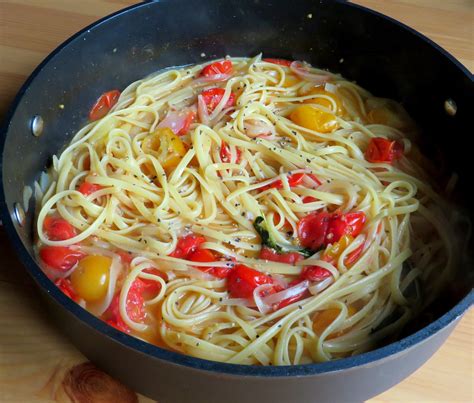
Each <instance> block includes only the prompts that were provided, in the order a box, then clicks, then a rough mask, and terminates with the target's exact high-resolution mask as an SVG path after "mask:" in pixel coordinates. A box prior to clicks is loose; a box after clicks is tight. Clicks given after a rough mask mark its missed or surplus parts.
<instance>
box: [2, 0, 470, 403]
mask: <svg viewBox="0 0 474 403" xmlns="http://www.w3.org/2000/svg"><path fill="white" fill-rule="evenodd" d="M133 3H134V2H133V1H130V0H80V1H77V0H3V1H2V2H0V119H1V117H3V115H4V113H5V111H6V108H7V107H8V104H9V103H10V102H11V101H12V99H13V97H14V95H15V93H16V91H17V90H18V89H19V87H20V85H21V84H22V83H23V81H24V80H25V78H26V77H27V75H28V74H29V73H31V71H32V70H33V68H34V67H35V66H36V65H37V64H38V63H39V62H40V61H41V60H42V59H43V58H44V57H45V56H46V55H47V54H48V53H49V52H50V51H51V50H53V49H54V48H55V47H56V46H57V45H58V44H59V43H61V42H62V41H63V40H65V39H66V38H67V37H69V36H70V35H72V34H73V33H75V32H76V31H78V30H79V29H80V28H82V27H84V26H85V25H87V24H89V23H92V22H93V21H94V20H96V19H98V18H100V17H102V16H104V15H107V14H109V13H112V12H114V11H117V10H119V9H121V8H123V7H126V6H128V5H130V4H133ZM357 3H359V4H362V5H366V6H368V7H371V8H373V9H376V10H378V11H380V12H382V13H385V14H387V15H390V16H392V17H394V18H396V19H398V20H400V21H402V22H405V23H406V24H408V25H410V26H412V27H414V28H415V29H417V30H419V31H421V32H423V33H424V34H425V35H427V36H429V37H430V38H431V39H433V40H435V41H436V42H438V43H439V44H440V45H441V46H443V47H444V48H446V49H448V50H449V51H450V52H451V53H452V54H453V55H455V56H456V57H457V58H458V59H459V60H460V61H461V62H462V63H464V64H465V65H466V67H468V68H469V69H470V70H471V71H472V70H474V48H473V32H474V31H473V30H474V28H473V27H474V1H473V0H445V1H443V0H436V1H430V0H411V1H410V0H390V1H388V0H384V1H379V0H357ZM0 256H2V259H1V263H0V401H1V402H38V403H40V402H41V403H45V402H70V401H88V402H110V401H114V402H133V401H140V402H150V400H149V399H147V398H144V397H142V396H139V395H136V394H135V393H134V392H132V391H130V390H129V389H126V388H124V387H123V386H122V385H120V384H118V382H116V381H114V380H112V378H110V377H108V376H107V375H105V374H104V373H102V372H101V371H98V370H96V369H94V368H91V366H90V365H89V364H87V360H86V359H85V358H84V357H83V356H82V355H81V354H80V353H79V352H77V350H76V349H75V348H74V347H73V346H72V345H71V344H70V343H69V342H68V341H67V340H65V338H64V337H63V336H62V335H61V334H60V333H59V332H58V331H57V330H56V329H55V328H54V327H53V326H52V325H51V324H50V323H49V321H48V318H47V317H46V316H45V315H44V312H43V311H42V309H41V305H38V304H37V300H38V295H37V293H36V291H35V288H34V286H33V285H32V281H31V280H30V279H29V277H28V276H27V275H26V274H25V272H24V269H23V268H22V266H21V264H20V263H19V262H18V260H17V258H16V256H15V254H14V253H13V252H12V250H11V248H10V247H9V245H8V242H7V239H6V235H5V233H4V231H3V230H2V229H1V228H0ZM473 326H474V311H473V310H472V309H471V311H470V312H468V313H467V314H466V315H465V317H464V318H463V319H462V321H461V323H460V324H459V325H458V326H457V328H456V329H455V331H454V332H453V334H452V335H451V336H450V338H449V339H448V341H447V342H446V344H445V345H443V347H442V348H441V349H440V350H439V351H438V352H437V353H436V354H435V355H434V357H433V358H432V359H430V360H429V361H428V363H427V364H426V365H424V366H423V367H422V368H421V369H419V370H418V371H417V372H415V373H414V374H413V375H412V376H410V377H409V378H408V379H406V380H405V381H403V382H402V383H400V384H399V385H397V386H395V387H394V388H392V389H390V390H389V391H387V392H385V393H383V394H381V395H380V396H377V397H376V398H374V399H371V400H370V401H371V402H379V403H380V402H393V401H413V402H421V401H449V402H471V401H473V398H474V384H473ZM71 380H74V382H71ZM74 385H79V387H78V388H75V387H74ZM79 390H82V391H85V392H83V393H86V394H85V395H84V394H82V395H79V394H78V393H79ZM80 398H82V399H83V400H78V399H80ZM84 399H85V400H84Z"/></svg>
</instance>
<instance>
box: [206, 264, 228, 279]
mask: <svg viewBox="0 0 474 403" xmlns="http://www.w3.org/2000/svg"><path fill="white" fill-rule="evenodd" d="M231 272H232V269H231V268H230V267H212V268H211V270H209V272H208V273H210V274H212V275H213V276H214V277H217V278H227V277H229V274H230V273H231Z"/></svg>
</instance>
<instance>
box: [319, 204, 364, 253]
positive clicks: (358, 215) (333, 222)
mask: <svg viewBox="0 0 474 403" xmlns="http://www.w3.org/2000/svg"><path fill="white" fill-rule="evenodd" d="M364 223H365V214H364V213H363V212H361V211H357V212H355V213H347V214H334V215H333V216H332V217H331V219H330V221H329V226H328V229H327V234H326V240H325V244H326V245H327V244H330V243H334V242H337V241H339V239H341V237H342V236H343V235H351V236H352V237H354V238H355V237H356V236H357V235H359V234H360V233H361V231H362V228H363V227H364Z"/></svg>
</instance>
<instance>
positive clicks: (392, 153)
mask: <svg viewBox="0 0 474 403" xmlns="http://www.w3.org/2000/svg"><path fill="white" fill-rule="evenodd" d="M402 155H403V144H402V143H399V142H398V141H396V140H387V139H385V138H383V137H373V138H372V139H370V143H369V146H368V147H367V150H366V152H365V159H366V160H367V161H369V162H375V163H376V162H387V163H389V164H391V163H393V162H394V161H396V160H399V159H400V158H401V157H402Z"/></svg>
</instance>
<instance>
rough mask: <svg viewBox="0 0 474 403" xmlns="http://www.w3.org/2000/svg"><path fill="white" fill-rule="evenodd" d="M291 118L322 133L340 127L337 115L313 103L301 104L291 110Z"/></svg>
mask: <svg viewBox="0 0 474 403" xmlns="http://www.w3.org/2000/svg"><path fill="white" fill-rule="evenodd" d="M290 119H291V120H292V121H293V122H294V123H296V124H297V125H299V126H302V127H305V128H307V129H310V130H314V131H317V132H320V133H330V132H332V131H334V130H336V129H337V128H338V127H339V123H338V122H337V120H336V116H335V115H333V114H332V113H328V112H324V111H322V110H321V109H318V108H315V107H313V106H311V105H301V106H298V107H296V108H295V109H294V110H293V112H291V115H290Z"/></svg>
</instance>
